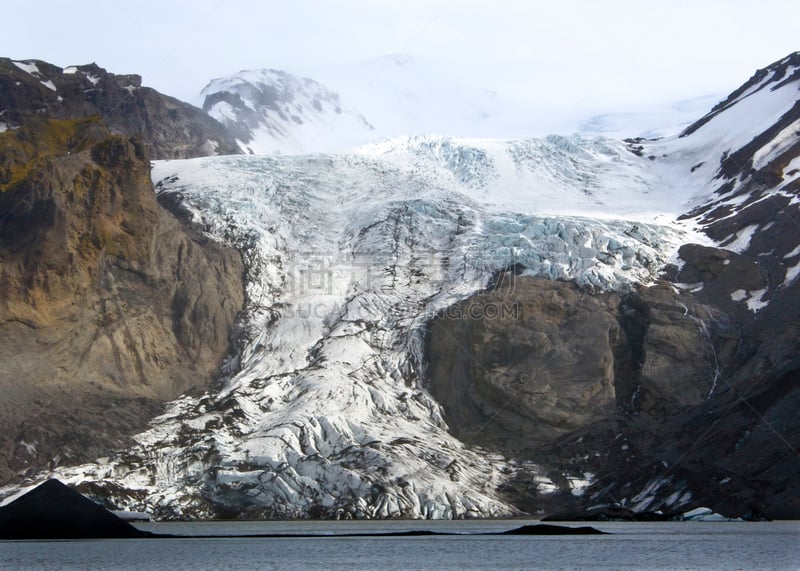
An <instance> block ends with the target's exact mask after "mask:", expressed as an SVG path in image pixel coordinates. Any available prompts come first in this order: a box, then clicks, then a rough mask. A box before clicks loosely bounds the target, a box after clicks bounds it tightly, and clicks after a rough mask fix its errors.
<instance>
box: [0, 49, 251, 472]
mask: <svg viewBox="0 0 800 571" xmlns="http://www.w3.org/2000/svg"><path fill="white" fill-rule="evenodd" d="M7 64H8V62H7V61H6V62H4V63H3V64H2V65H6V66H7ZM10 65H12V66H13V67H18V65H17V64H10ZM20 65H22V64H20ZM24 65H25V66H28V69H24V70H19V71H18V72H14V73H15V74H16V75H11V78H12V80H13V78H14V77H20V78H21V79H22V80H25V77H27V78H28V79H27V80H26V81H27V82H28V84H25V83H24V82H23V81H20V85H18V86H16V87H14V86H13V85H12V87H11V88H10V89H11V91H12V92H13V93H11V94H9V91H6V88H7V87H8V85H9V83H8V82H9V81H10V80H9V74H5V73H4V74H3V91H2V92H0V93H2V99H3V101H4V104H7V103H8V102H9V100H11V101H12V102H13V101H14V98H15V97H22V96H23V94H27V95H25V96H30V97H31V98H32V99H31V100H26V105H27V106H22V105H20V106H19V108H11V107H6V108H5V111H4V113H3V118H4V119H5V120H6V121H5V122H4V125H5V127H6V129H4V132H2V133H0V283H2V287H1V288H0V340H1V342H0V355H2V356H1V357H0V390H1V391H2V394H3V398H2V400H0V481H3V482H5V481H8V480H9V479H11V478H12V477H17V476H16V475H17V474H18V473H19V472H20V471H22V470H25V469H30V470H40V469H42V468H47V467H53V466H56V465H58V464H60V463H62V462H63V463H69V464H74V463H76V462H83V461H87V460H90V459H93V458H96V457H98V456H102V455H106V454H108V453H110V452H112V451H113V450H114V449H118V448H119V447H121V446H123V445H124V444H125V443H127V442H128V438H129V437H130V435H131V434H132V433H134V432H136V431H139V430H141V429H143V428H144V427H145V426H146V424H147V421H148V419H149V418H151V417H152V416H154V415H155V414H157V413H158V412H159V411H160V410H161V406H162V404H163V402H164V401H167V400H170V399H173V398H175V397H177V396H178V395H180V394H182V393H184V392H186V391H190V390H192V389H195V388H198V387H205V386H207V385H208V383H209V382H210V381H211V380H212V379H216V378H218V375H219V367H220V364H221V362H222V360H223V359H224V358H225V357H226V356H228V355H229V354H230V353H231V350H232V345H231V341H232V340H231V334H232V332H233V330H234V321H235V319H236V316H237V313H238V311H239V310H240V309H241V307H242V304H243V295H244V292H243V284H242V275H243V267H242V261H241V257H240V255H239V254H238V253H237V252H236V251H235V250H233V249H230V248H226V247H223V246H221V245H220V244H218V243H217V242H214V241H210V240H209V239H208V238H206V237H204V236H203V235H202V233H201V232H200V231H199V230H197V229H192V228H189V227H187V226H186V225H185V224H184V223H182V222H181V221H180V220H179V218H178V216H181V215H182V214H181V213H180V212H179V210H177V209H175V205H174V204H172V203H169V201H166V202H164V201H162V202H163V205H161V204H159V202H158V201H157V199H156V195H155V192H154V189H153V184H152V182H151V179H150V157H149V154H148V144H147V143H146V142H145V139H143V138H141V137H139V136H133V137H126V136H121V135H115V134H113V133H112V132H111V128H110V127H109V125H114V124H115V118H114V114H113V113H110V114H109V113H105V114H104V116H103V117H100V116H97V115H93V116H89V117H82V118H67V119H63V118H52V117H45V115H46V114H48V113H50V111H52V110H53V109H55V111H53V113H54V115H56V116H59V114H63V115H67V116H69V115H73V114H77V113H81V112H83V111H85V110H88V111H91V112H95V111H97V110H99V109H100V108H101V107H97V106H94V104H93V103H92V104H89V103H86V101H84V95H83V94H82V93H81V92H80V91H78V92H77V94H76V93H73V91H74V90H75V89H78V88H79V87H81V86H82V85H83V84H84V82H89V84H90V85H94V84H96V85H97V88H98V90H100V89H101V88H102V89H103V90H104V92H105V96H106V97H111V98H112V99H113V98H114V95H113V92H114V89H117V88H118V89H122V88H121V87H117V88H112V87H110V86H109V84H110V83H113V82H117V83H119V82H121V81H122V79H121V78H118V77H115V76H110V75H106V76H103V77H100V78H99V79H98V78H95V80H96V81H95V80H91V79H90V78H89V74H90V70H89V69H88V68H87V69H85V70H84V71H80V70H78V71H77V72H76V73H80V74H82V75H83V79H81V80H75V81H74V82H73V81H72V80H70V79H69V78H68V76H69V74H66V75H65V74H63V73H62V72H61V70H57V69H54V68H52V66H49V67H48V66H45V65H42V64H41V63H35V64H34V63H33V62H28V63H25V64H24ZM34 67H35V68H37V69H42V70H43V71H41V72H37V71H36V70H34V69H33V68H34ZM56 73H58V74H61V75H59V76H56V75H54V74H56ZM19 74H25V76H20V75H19ZM36 74H38V76H36V77H34V76H35V75H36ZM46 77H50V78H52V79H45V78H46ZM34 81H35V82H38V83H40V84H41V83H42V82H44V83H48V84H49V83H51V82H52V83H53V84H54V85H55V86H56V91H58V89H61V91H60V93H61V94H62V95H61V96H57V95H53V98H54V101H49V100H47V101H41V102H39V103H41V105H43V106H44V107H43V109H44V111H43V112H42V113H41V116H40V114H39V113H33V114H26V113H27V112H28V111H30V110H31V109H32V108H33V107H31V106H35V105H38V104H39V103H37V101H38V100H37V99H36V97H38V95H37V93H38V92H37V89H38V88H36V87H35V86H32V85H30V84H32V83H33V82H34ZM92 81H94V82H95V83H92ZM42 89H44V90H46V91H50V92H52V93H54V94H55V93H56V91H53V90H52V89H51V88H50V87H49V86H43V87H42ZM71 90H72V91H71ZM56 97H57V98H58V99H61V101H55V98H56ZM116 97H122V98H127V99H123V104H127V102H128V101H129V100H130V101H139V102H148V103H147V105H151V104H153V101H156V102H157V101H159V98H160V97H161V96H160V95H158V94H155V92H152V93H151V94H150V95H144V96H143V98H141V99H140V98H135V99H131V98H132V97H133V95H131V94H129V93H128V92H127V91H124V94H123V95H119V94H117V95H116ZM151 98H152V101H151ZM103 109H104V111H105V110H106V108H105V107H103ZM156 111H157V112H154V113H149V115H148V116H150V117H151V118H153V119H155V118H156V117H157V116H160V115H169V114H170V110H169V109H168V108H164V107H163V106H162V107H159V108H158V109H157V110H156ZM198 113H199V110H198ZM129 119H131V118H129ZM117 125H119V124H117ZM168 127H169V125H168V124H165V125H162V126H161V127H159V128H161V129H167V128H168ZM150 135H153V132H150ZM182 137H183V135H180V136H173V135H172V134H169V135H168V136H165V137H161V136H154V137H153V138H150V139H149V140H148V142H149V144H150V146H151V147H153V148H155V149H156V150H158V149H166V148H167V147H164V146H163V145H167V144H172V143H176V142H177V141H178V140H179V139H180V140H187V141H188V140H190V138H186V139H183V138H182ZM181 145H182V143H180V144H179V147H178V148H176V149H175V154H178V155H180V154H182V153H184V152H188V150H189V147H184V146H181ZM166 154H172V151H170V152H169V153H166ZM170 209H173V210H175V213H173V212H171V211H170ZM176 214H177V215H178V216H176Z"/></svg>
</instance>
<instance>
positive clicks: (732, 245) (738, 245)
mask: <svg viewBox="0 0 800 571" xmlns="http://www.w3.org/2000/svg"><path fill="white" fill-rule="evenodd" d="M758 226H759V225H758V224H751V225H750V226H747V227H745V228H742V229H741V230H739V231H738V232H737V233H736V234H735V235H734V236H728V237H727V238H725V239H724V240H722V241H721V242H720V246H721V247H723V248H725V249H726V250H731V251H732V252H737V253H739V254H741V253H743V252H745V251H747V249H748V248H749V247H750V240H751V239H752V238H753V234H755V233H756V230H758Z"/></svg>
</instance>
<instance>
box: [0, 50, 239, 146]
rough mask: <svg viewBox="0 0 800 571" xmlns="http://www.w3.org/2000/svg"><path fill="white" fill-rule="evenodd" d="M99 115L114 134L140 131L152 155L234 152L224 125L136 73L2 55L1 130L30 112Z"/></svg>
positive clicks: (77, 116) (54, 116)
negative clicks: (147, 84) (124, 73)
mask: <svg viewBox="0 0 800 571" xmlns="http://www.w3.org/2000/svg"><path fill="white" fill-rule="evenodd" d="M94 115H97V116H100V117H102V120H103V123H104V124H105V125H106V127H108V128H109V129H110V130H111V132H112V133H115V134H119V135H126V136H132V135H138V136H140V137H141V138H142V140H143V142H144V144H145V146H146V147H147V150H148V153H149V154H150V156H152V157H153V158H155V159H177V158H187V157H198V156H207V155H215V154H229V153H238V152H239V148H238V147H237V146H236V143H235V141H233V139H232V138H231V137H230V136H229V135H228V133H227V132H226V131H225V129H224V128H223V127H222V125H220V124H219V123H217V122H216V121H214V120H212V119H211V118H209V117H208V116H207V115H206V114H204V113H203V112H202V111H201V110H200V109H198V108H196V107H193V106H191V105H189V104H188V103H183V102H182V101H178V100H177V99H174V98H172V97H168V96H166V95H163V94H161V93H159V92H157V91H156V90H154V89H151V88H149V87H143V86H142V78H141V77H140V76H138V75H115V74H113V73H109V72H107V71H106V70H105V69H103V68H101V67H99V66H98V65H96V64H94V63H91V64H88V65H80V66H70V67H67V68H63V69H62V68H60V67H58V66H55V65H52V64H49V63H47V62H43V61H40V60H33V59H31V60H23V61H14V60H11V59H8V58H0V132H3V131H6V130H9V129H15V128H17V127H20V126H21V125H23V124H25V122H26V121H28V120H30V119H32V118H34V117H46V118H50V119H81V118H84V117H90V116H94Z"/></svg>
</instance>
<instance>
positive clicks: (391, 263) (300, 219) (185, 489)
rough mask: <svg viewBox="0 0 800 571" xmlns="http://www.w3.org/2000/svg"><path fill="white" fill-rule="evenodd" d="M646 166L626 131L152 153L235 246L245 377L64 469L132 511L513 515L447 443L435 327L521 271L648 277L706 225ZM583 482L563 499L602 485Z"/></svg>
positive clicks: (211, 227)
mask: <svg viewBox="0 0 800 571" xmlns="http://www.w3.org/2000/svg"><path fill="white" fill-rule="evenodd" d="M647 166H648V165H647V164H646V163H645V162H644V161H641V160H638V159H637V158H636V157H634V156H633V155H631V154H630V153H628V152H627V151H626V150H625V148H624V146H623V145H621V144H619V143H615V142H613V141H604V140H597V139H592V140H585V139H581V138H563V137H550V138H547V139H546V140H524V141H479V140H472V139H470V140H463V139H454V138H445V137H422V138H403V139H397V140H392V141H384V142H381V143H379V144H376V145H371V146H368V147H365V148H362V149H359V150H358V151H357V152H354V153H351V154H344V155H310V156H296V157H268V156H229V157H213V158H205V159H192V160H186V161H163V162H156V163H155V164H154V168H153V178H154V181H156V182H157V181H160V180H164V181H165V182H164V183H163V184H162V190H161V192H180V193H181V194H182V195H183V196H185V197H186V201H187V203H186V204H187V207H189V208H190V209H192V210H193V212H194V214H193V215H194V217H195V219H197V220H202V222H203V224H204V226H205V227H206V228H208V231H209V232H210V234H211V235H212V236H213V237H216V238H217V239H223V238H222V237H223V236H225V237H227V238H226V239H227V240H229V241H230V242H231V243H232V244H233V245H237V246H239V247H240V248H244V253H245V257H246V259H247V260H248V268H249V270H248V277H247V283H246V287H247V299H248V306H247V323H246V325H245V330H246V332H247V334H246V346H245V348H244V350H243V352H242V355H241V358H240V365H241V369H240V372H239V373H237V374H236V375H235V376H233V377H232V378H230V379H228V380H227V381H226V382H225V383H224V384H223V386H222V388H221V389H219V390H217V391H214V392H211V393H208V394H207V395H205V396H203V397H200V398H189V397H187V398H184V399H179V400H177V401H174V402H173V403H172V404H171V405H170V406H169V407H168V409H167V412H166V413H165V414H163V415H162V416H161V417H159V418H156V419H154V420H153V422H152V424H151V428H150V430H148V431H146V432H144V433H142V434H140V435H138V436H137V437H136V439H137V442H138V444H137V445H136V446H134V447H133V448H132V449H131V450H128V451H127V453H126V456H125V459H124V460H120V459H116V460H112V461H111V462H110V463H108V464H100V463H97V464H89V465H85V466H80V467H74V468H60V469H58V470H57V471H56V474H57V475H58V477H61V478H64V479H70V478H72V479H76V480H79V479H84V478H85V479H92V480H94V479H103V480H107V481H113V482H116V483H118V484H119V485H121V486H123V487H125V488H127V489H130V490H138V492H140V493H141V494H142V496H143V497H145V498H147V499H146V500H145V501H144V502H140V503H132V504H131V505H126V506H124V507H125V508H126V509H131V510H135V511H149V512H151V513H152V512H153V511H154V508H156V511H157V510H158V509H168V510H171V511H172V513H174V514H177V515H179V514H180V513H183V511H184V510H187V509H189V507H190V505H191V503H192V500H191V498H192V496H193V495H204V496H206V497H212V498H214V500H215V501H219V502H223V503H225V502H234V501H236V500H235V494H233V492H230V490H236V489H248V490H250V492H249V493H250V494H252V497H253V500H254V501H257V502H258V503H259V505H264V506H268V507H269V509H271V510H273V512H271V513H273V514H275V515H284V516H287V515H288V516H298V515H302V514H303V513H305V510H307V509H309V508H310V506H312V505H314V503H315V502H320V503H322V504H324V505H327V506H330V507H331V509H341V510H344V511H343V513H345V512H346V513H350V514H360V516H361V517H391V516H399V515H405V516H410V517H462V516H463V517H474V516H491V515H511V514H513V513H515V511H514V509H513V508H511V507H510V506H508V505H506V504H505V503H504V502H503V501H502V499H500V498H499V497H497V495H496V489H497V488H498V486H499V485H500V484H501V482H502V481H503V479H504V475H503V474H504V471H503V467H504V465H505V461H504V460H503V459H502V458H498V457H497V456H496V455H493V456H491V458H490V457H489V455H488V453H487V452H484V451H481V450H478V449H470V448H468V447H467V446H465V445H464V444H463V443H462V442H459V441H458V440H456V439H455V438H454V437H453V436H452V435H450V433H449V432H448V430H447V426H446V424H445V422H444V419H443V418H442V416H441V415H442V412H441V408H440V407H439V405H438V403H437V402H436V401H435V400H434V399H433V398H432V397H431V395H430V394H429V393H428V392H427V390H426V389H425V388H424V384H422V378H423V376H424V370H423V369H422V368H421V364H422V363H423V361H424V359H423V355H422V347H423V346H424V331H425V327H426V324H427V322H428V320H429V319H430V318H431V317H432V316H433V315H435V314H436V313H437V312H439V311H441V310H442V309H444V308H446V307H449V306H450V305H452V304H453V303H454V302H455V301H458V300H461V299H464V298H465V297H467V296H469V295H471V294H473V293H475V292H477V291H480V290H482V289H484V288H485V287H486V285H487V283H489V281H490V280H491V279H492V277H493V276H494V275H495V274H496V272H498V271H500V270H503V269H505V268H507V267H510V266H512V265H514V264H517V263H518V264H522V265H523V266H524V267H525V268H526V269H525V273H527V274H530V275H536V276H543V277H548V278H551V279H565V280H572V281H575V282H577V283H579V284H581V285H583V286H584V287H586V288H587V289H592V290H624V289H626V288H627V287H629V286H631V285H632V284H636V283H650V282H652V281H653V280H654V279H655V278H656V277H657V275H658V272H659V270H660V269H661V268H662V267H663V266H664V264H665V263H666V261H667V260H668V259H670V258H673V257H674V256H675V252H676V251H677V248H678V247H679V245H680V244H682V243H684V242H686V241H697V240H698V239H700V237H699V236H696V235H695V234H693V233H692V232H691V231H689V230H687V229H684V228H682V227H681V226H680V225H679V224H677V223H676V222H675V215H674V214H673V212H674V211H675V210H676V205H675V200H674V199H673V200H668V199H666V198H665V197H663V196H661V194H660V189H659V187H658V180H657V179H655V178H652V177H650V175H649V174H648V170H647ZM615 169H616V170H615ZM172 175H177V178H169V179H168V177H172ZM167 179H168V180H167ZM620 205H624V206H620ZM615 211H618V212H619V213H620V216H619V217H614V215H613V214H612V213H615ZM210 425H213V426H216V427H217V428H215V429H214V430H213V431H209V430H208V429H207V427H208V426H210ZM204 458H210V459H212V460H203V459H204ZM209 462H212V463H209ZM212 467H213V469H212ZM571 478H572V479H570V480H569V482H570V485H569V491H570V492H571V493H572V494H580V493H582V491H583V490H584V489H585V487H587V486H588V485H589V483H590V481H591V476H590V475H584V477H583V478H576V477H571ZM539 484H540V485H539V487H540V491H541V493H545V492H547V491H548V490H550V491H553V492H554V491H555V490H556V489H557V488H556V486H555V485H554V484H553V483H552V482H551V481H549V480H548V479H547V478H546V477H545V476H543V475H542V476H541V481H539ZM376 486H377V487H379V488H380V490H382V491H381V492H380V493H377V494H376V493H375V491H374V490H375V489H376ZM178 490H179V491H178ZM226 490H227V491H226ZM226 494H227V495H226ZM231 494H233V495H231ZM201 515H202V514H201Z"/></svg>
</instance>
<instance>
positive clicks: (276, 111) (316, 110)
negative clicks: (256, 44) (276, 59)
mask: <svg viewBox="0 0 800 571" xmlns="http://www.w3.org/2000/svg"><path fill="white" fill-rule="evenodd" d="M220 92H226V93H230V94H234V95H237V96H238V97H239V100H240V101H241V102H242V103H243V104H244V108H243V109H239V108H237V107H235V106H233V105H231V104H230V103H229V102H227V101H217V102H216V103H214V104H213V105H212V106H211V107H210V108H209V109H208V114H209V115H211V116H212V117H213V118H215V119H217V120H218V121H220V122H222V123H223V124H226V125H235V128H236V130H237V131H241V130H242V129H244V130H245V131H247V132H249V133H250V135H249V136H248V137H244V138H243V139H240V140H238V141H237V142H238V143H239V146H240V147H241V148H242V149H243V150H244V151H245V152H247V153H251V154H257V155H263V154H281V155H286V154H294V155H296V154H304V153H307V152H311V151H314V152H325V151H333V150H339V149H342V148H347V147H352V146H356V145H358V144H361V143H363V142H365V141H368V140H371V139H372V138H373V137H374V130H373V128H372V126H371V125H370V124H369V123H368V122H367V121H366V120H365V119H364V117H363V116H361V115H360V114H359V113H358V112H357V111H355V110H354V109H352V108H350V107H348V106H346V105H343V104H342V103H341V101H340V98H339V96H338V94H336V93H334V92H332V91H330V90H328V89H327V88H325V87H324V86H322V85H320V84H319V83H317V82H316V81H314V80H311V79H308V78H302V77H296V76H294V75H291V74H288V73H285V72H282V71H278V70H271V69H265V70H245V71H241V72H239V73H237V74H234V75H231V76H228V77H224V78H219V79H214V80H212V81H211V82H210V83H209V84H208V85H207V86H206V87H205V88H204V89H203V91H202V92H201V97H202V98H203V100H204V101H205V100H206V99H207V98H209V97H213V96H214V95H216V94H218V93H220ZM265 101H266V102H267V103H264V102H265Z"/></svg>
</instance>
